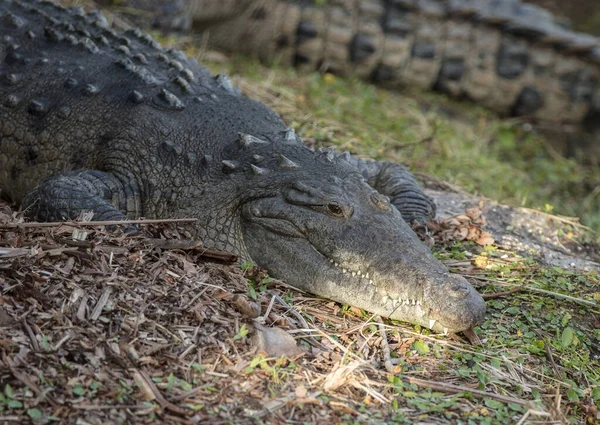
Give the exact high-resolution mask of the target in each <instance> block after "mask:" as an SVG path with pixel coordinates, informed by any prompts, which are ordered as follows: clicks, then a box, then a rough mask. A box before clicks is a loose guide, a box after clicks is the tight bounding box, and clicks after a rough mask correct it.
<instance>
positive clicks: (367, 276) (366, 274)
mask: <svg viewBox="0 0 600 425" xmlns="http://www.w3.org/2000/svg"><path fill="white" fill-rule="evenodd" d="M368 278H369V272H366V273H365V279H368ZM371 282H373V281H371Z"/></svg>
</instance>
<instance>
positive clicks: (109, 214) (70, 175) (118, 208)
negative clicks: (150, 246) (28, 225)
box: [23, 170, 141, 221]
mask: <svg viewBox="0 0 600 425" xmlns="http://www.w3.org/2000/svg"><path fill="white" fill-rule="evenodd" d="M23 209H25V214H26V216H27V217H29V218H30V219H33V220H37V221H63V220H73V219H76V218H77V217H79V216H80V215H81V213H83V212H89V211H91V212H93V213H94V215H93V218H92V220H94V221H120V220H127V216H128V215H129V216H139V215H141V202H140V193H139V188H138V187H137V185H136V184H135V183H134V182H133V180H131V179H126V178H122V177H117V176H115V175H113V174H110V173H105V172H103V171H97V170H77V171H71V172H67V173H63V174H58V175H55V176H52V177H50V178H48V179H46V180H44V181H43V182H42V183H40V185H39V186H37V187H36V188H35V189H34V190H33V191H32V192H31V193H29V194H28V195H27V196H26V197H25V199H24V200H23Z"/></svg>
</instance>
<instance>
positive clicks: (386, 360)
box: [375, 316, 394, 373]
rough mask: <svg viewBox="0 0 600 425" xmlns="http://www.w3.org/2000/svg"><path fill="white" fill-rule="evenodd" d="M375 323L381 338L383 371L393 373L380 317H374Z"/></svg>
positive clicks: (383, 326)
mask: <svg viewBox="0 0 600 425" xmlns="http://www.w3.org/2000/svg"><path fill="white" fill-rule="evenodd" d="M375 321H376V322H377V326H378V327H379V336H381V349H382V351H383V364H384V365H385V370H387V371H388V372H389V373H394V365H393V364H392V356H391V354H390V345H389V344H388V340H387V332H386V331H385V325H384V324H383V320H382V319H381V316H375Z"/></svg>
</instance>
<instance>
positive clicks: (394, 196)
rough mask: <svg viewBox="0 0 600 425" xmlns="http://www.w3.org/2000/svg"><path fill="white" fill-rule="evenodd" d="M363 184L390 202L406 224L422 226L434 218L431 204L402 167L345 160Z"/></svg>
mask: <svg viewBox="0 0 600 425" xmlns="http://www.w3.org/2000/svg"><path fill="white" fill-rule="evenodd" d="M347 159H348V160H349V161H350V163H351V164H353V165H354V166H355V167H356V168H358V169H359V171H360V172H361V173H362V175H363V176H364V177H365V179H366V180H367V182H368V183H369V184H370V185H371V186H372V187H373V188H375V189H376V190H377V191H378V192H380V193H382V194H383V195H386V196H388V197H389V198H390V201H391V202H392V204H394V206H395V207H396V208H398V211H400V213H401V214H402V218H404V220H405V221H406V222H407V223H412V222H414V221H418V222H425V221H427V220H430V219H432V218H434V217H435V209H436V208H435V204H434V202H433V200H432V199H431V198H429V197H428V196H427V195H425V194H424V193H423V191H422V190H421V188H420V187H419V184H418V183H417V181H416V180H415V178H414V177H413V175H412V174H411V173H410V171H408V168H406V167H405V166H404V165H400V164H396V163H394V162H383V161H375V160H370V159H362V158H355V157H352V156H348V157H347Z"/></svg>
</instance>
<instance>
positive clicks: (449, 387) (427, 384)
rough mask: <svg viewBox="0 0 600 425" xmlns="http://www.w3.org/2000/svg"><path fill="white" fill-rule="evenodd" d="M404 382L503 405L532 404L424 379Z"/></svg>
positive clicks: (407, 379) (409, 378) (405, 380)
mask: <svg viewBox="0 0 600 425" xmlns="http://www.w3.org/2000/svg"><path fill="white" fill-rule="evenodd" d="M402 380H403V381H404V382H408V383H409V384H414V385H416V386H418V387H421V388H431V389H432V390H436V391H441V392H443V393H448V394H459V393H462V392H469V393H471V394H472V395H473V397H478V398H486V397H487V398H493V399H494V400H498V401H501V402H502V403H516V404H520V405H521V406H530V405H531V402H530V401H526V400H521V399H518V398H513V397H508V396H505V395H500V394H495V393H487V392H485V391H480V390H475V389H473V388H469V387H463V386H462V385H453V384H446V383H443V382H434V381H426V380H424V379H419V378H412V377H403V378H402Z"/></svg>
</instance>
